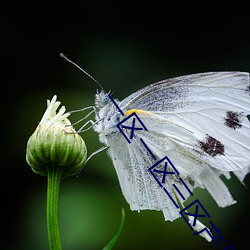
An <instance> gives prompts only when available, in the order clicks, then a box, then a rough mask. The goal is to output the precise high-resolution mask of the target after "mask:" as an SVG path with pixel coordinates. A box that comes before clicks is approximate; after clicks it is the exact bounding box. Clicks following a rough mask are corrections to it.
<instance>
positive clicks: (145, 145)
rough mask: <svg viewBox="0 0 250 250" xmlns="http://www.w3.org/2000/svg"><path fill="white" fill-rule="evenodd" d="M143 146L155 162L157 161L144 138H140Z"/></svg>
mask: <svg viewBox="0 0 250 250" xmlns="http://www.w3.org/2000/svg"><path fill="white" fill-rule="evenodd" d="M140 140H141V142H142V144H143V145H144V147H145V148H146V149H147V150H148V152H149V153H150V154H151V156H152V157H153V158H154V160H156V157H155V156H154V154H153V153H152V152H151V150H150V149H149V148H148V146H147V144H146V143H145V142H144V140H143V139H142V138H140Z"/></svg>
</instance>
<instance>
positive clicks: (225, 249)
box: [224, 245, 234, 250]
mask: <svg viewBox="0 0 250 250" xmlns="http://www.w3.org/2000/svg"><path fill="white" fill-rule="evenodd" d="M229 247H230V248H229ZM227 249H231V250H234V248H233V247H232V245H229V246H227V247H226V248H224V250H227Z"/></svg>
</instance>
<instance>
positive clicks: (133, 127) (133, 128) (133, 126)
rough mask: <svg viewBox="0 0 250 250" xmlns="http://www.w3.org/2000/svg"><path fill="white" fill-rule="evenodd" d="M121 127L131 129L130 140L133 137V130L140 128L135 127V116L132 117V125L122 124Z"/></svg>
mask: <svg viewBox="0 0 250 250" xmlns="http://www.w3.org/2000/svg"><path fill="white" fill-rule="evenodd" d="M122 128H125V129H131V133H130V140H132V139H133V135H134V130H142V128H136V127H135V118H133V123H132V127H129V126H124V125H122Z"/></svg>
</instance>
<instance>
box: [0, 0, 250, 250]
mask: <svg viewBox="0 0 250 250" xmlns="http://www.w3.org/2000/svg"><path fill="white" fill-rule="evenodd" d="M230 4H231V3H229V2H228V3H227V5H226V6H218V4H217V3H216V2H209V3H205V2H204V3H202V5H200V6H199V5H197V4H196V5H194V6H191V5H190V3H189V4H186V5H183V4H181V3H179V2H178V3H176V5H175V6H174V5H172V4H171V5H170V4H169V3H168V2H162V3H161V4H158V3H157V2H155V1H154V2H146V1H145V2H144V3H143V2H142V3H140V4H139V3H136V2H134V1H113V2H106V1H102V2H93V1H92V2H84V1H83V2H82V3H81V4H79V3H78V2H74V1H68V2H59V1H53V2H52V1H50V2H46V1H42V2H41V3H30V2H23V1H19V2H16V3H15V2H10V3H9V5H7V4H5V5H4V6H1V50H2V51H1V52H2V53H1V75H2V77H1V83H2V84H1V87H2V91H1V93H2V96H1V107H2V108H1V113H2V119H1V125H2V126H1V132H2V138H3V139H2V151H1V152H2V157H1V159H2V164H1V165H2V166H1V167H2V170H3V172H2V174H1V177H2V178H1V181H2V182H1V183H2V188H1V190H2V192H1V194H2V202H1V206H2V210H1V211H2V220H1V226H2V228H1V232H2V233H1V237H2V239H1V245H2V244H3V246H4V247H3V249H26V250H31V249H36V250H44V249H48V242H47V232H46V214H45V204H46V179H45V178H44V177H42V176H38V175H35V174H33V172H32V171H31V169H30V168H29V166H28V165H27V163H26V161H25V147H26V142H27V140H28V138H29V136H30V135H31V134H32V132H33V131H34V130H35V128H36V126H37V124H38V121H39V120H40V119H41V116H42V114H43V112H44V111H45V108H46V99H47V98H49V99H51V98H52V96H53V95H54V94H57V95H58V98H59V100H60V101H61V102H62V103H63V105H65V106H66V108H67V110H73V109H79V108H82V107H86V106H90V105H93V101H94V94H95V92H96V89H97V85H96V84H95V83H94V82H93V81H92V80H91V79H89V78H88V77H86V76H85V75H84V74H82V73H81V72H80V71H78V70H77V69H76V68H75V67H73V66H72V65H70V64H68V63H66V62H65V61H63V60H62V59H61V58H60V57H59V53H60V52H64V53H65V54H68V55H70V56H71V58H73V59H74V61H75V62H77V63H78V64H79V65H80V66H82V67H83V68H84V69H85V70H86V71H88V72H89V73H90V74H92V75H93V76H94V77H95V78H96V79H97V80H98V81H99V82H101V83H102V85H103V87H104V89H106V90H111V91H112V92H113V96H114V97H116V98H118V99H120V100H121V99H123V98H124V97H126V96H127V95H129V94H131V93H133V92H134V91H136V90H137V89H139V88H141V87H143V86H145V85H147V84H150V83H152V82H155V81H158V80H163V79H165V78H168V77H173V76H179V75H183V74H190V73H196V72H205V71H219V70H240V71H249V69H250V57H249V56H250V43H249V42H250V41H249V40H250V39H249V35H248V34H249V17H248V16H249V15H248V12H247V10H248V6H243V5H240V4H239V5H237V3H235V2H234V3H232V5H230ZM77 119H79V116H77V115H75V116H72V118H71V120H72V121H76V120H77ZM82 136H83V138H84V140H85V142H86V144H87V147H88V152H89V153H91V152H93V151H94V150H96V149H98V148H99V147H101V144H100V143H99V142H98V138H97V136H96V135H95V134H94V132H92V131H90V132H86V133H84V134H82ZM226 183H227V185H228V187H229V188H230V190H231V192H232V194H233V195H234V197H235V198H236V199H237V201H238V203H237V204H236V205H234V206H232V207H228V208H224V209H222V208H218V207H217V205H216V204H215V202H214V201H213V199H212V198H211V197H210V196H209V194H208V193H207V192H206V191H204V190H196V191H195V192H194V194H195V198H198V199H199V200H200V201H201V203H202V204H203V205H204V206H205V207H206V209H207V211H208V212H209V213H210V215H211V218H212V221H213V222H214V224H215V225H216V226H217V227H219V228H221V233H222V235H223V237H224V238H225V239H226V242H227V243H231V244H233V246H234V248H235V249H248V244H249V242H248V237H249V222H250V220H249V208H250V205H249V190H248V188H245V187H244V186H242V185H241V184H240V183H239V182H238V181H237V180H236V178H234V177H233V178H232V180H230V181H226ZM246 186H248V187H249V186H250V178H249V177H247V178H246ZM218 192H219V190H218ZM121 207H124V209H125V212H126V220H125V225H124V229H123V231H122V234H121V237H120V239H119V241H118V243H117V245H116V246H115V248H114V249H171V250H172V249H175V250H179V249H203V250H205V249H223V248H224V247H225V246H226V244H221V247H220V248H219V247H217V246H216V245H215V244H214V243H208V242H206V241H205V240H204V239H203V238H201V237H198V236H193V235H192V232H191V230H190V229H189V228H188V226H187V225H186V223H185V222H184V220H183V219H179V220H177V221H175V222H173V223H170V222H165V221H164V218H163V215H162V213H161V212H157V211H142V212H141V213H139V214H138V213H137V212H132V211H130V209H129V206H128V204H127V203H126V201H125V200H124V198H123V196H122V194H121V191H120V187H119V184H118V180H117V177H116V173H115V171H114V168H113V166H112V163H111V161H110V160H109V159H108V157H107V155H106V153H105V152H102V153H100V154H99V155H97V156H95V157H94V158H93V159H91V160H90V161H89V162H88V164H87V165H86V166H85V168H84V170H83V171H82V173H81V175H80V176H79V178H77V177H70V178H68V179H65V180H64V181H63V182H62V185H61V192H60V227H61V237H62V245H63V249H65V250H68V249H69V250H80V249H90V250H91V249H101V248H102V247H103V246H104V245H105V244H106V243H107V242H108V241H109V239H111V237H112V235H113V234H114V232H115V230H116V228H117V226H118V224H119V221H120V216H121ZM219 242H220V243H221V242H222V241H219Z"/></svg>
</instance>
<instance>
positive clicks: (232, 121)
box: [224, 111, 242, 129]
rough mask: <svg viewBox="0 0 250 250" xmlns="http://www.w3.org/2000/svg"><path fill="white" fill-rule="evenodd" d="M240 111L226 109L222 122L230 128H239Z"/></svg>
mask: <svg viewBox="0 0 250 250" xmlns="http://www.w3.org/2000/svg"><path fill="white" fill-rule="evenodd" d="M241 117H242V113H239V112H233V111H227V115H226V117H225V118H224V124H225V125H226V126H227V127H229V128H232V129H237V128H240V127H241V126H242V125H241Z"/></svg>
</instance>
